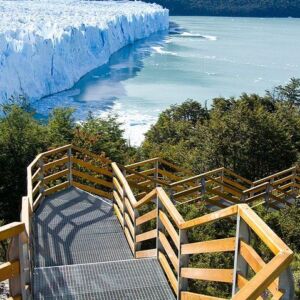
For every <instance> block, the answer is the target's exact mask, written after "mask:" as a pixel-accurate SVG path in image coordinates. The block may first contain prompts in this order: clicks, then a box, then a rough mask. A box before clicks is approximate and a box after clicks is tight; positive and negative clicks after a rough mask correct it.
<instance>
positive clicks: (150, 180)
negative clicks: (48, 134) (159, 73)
mask: <svg viewBox="0 0 300 300" xmlns="http://www.w3.org/2000/svg"><path fill="white" fill-rule="evenodd" d="M299 172H300V171H299V167H293V168H290V169H288V170H285V171H282V172H279V173H277V174H274V175H272V176H268V177H266V178H263V179H261V180H258V181H255V182H251V181H250V180H248V179H246V178H243V177H242V176H240V175H238V174H236V173H234V172H232V171H231V170H228V169H226V168H218V169H215V170H212V171H209V172H205V173H203V174H199V175H194V174H193V173H192V172H191V171H189V170H186V169H183V168H180V167H178V166H176V165H174V164H172V163H170V162H168V161H166V160H164V159H161V158H153V159H149V160H146V161H143V162H138V163H135V164H131V165H127V166H121V165H117V164H116V163H112V162H111V160H110V159H108V158H107V157H105V156H102V155H96V154H94V153H91V152H89V151H87V150H85V149H82V148H79V147H76V146H74V145H66V146H63V147H60V148H56V149H53V150H49V151H47V152H44V153H41V154H39V155H38V156H37V157H36V158H35V159H34V160H33V161H32V163H31V164H30V165H29V166H28V168H27V196H26V197H23V198H22V211H21V222H19V223H12V224H10V225H6V226H2V227H0V241H1V240H5V239H9V240H10V247H9V260H8V262H6V263H4V264H2V265H0V281H3V280H6V279H9V281H10V289H11V295H12V297H13V299H19V298H20V297H22V298H23V299H26V297H27V295H28V293H29V289H30V282H31V272H30V261H31V255H32V253H31V252H30V246H29V245H30V242H31V240H32V231H31V227H32V226H31V217H32V214H33V213H34V211H35V210H36V209H37V208H38V206H39V204H40V203H41V201H43V199H44V198H45V197H46V196H51V195H52V194H53V193H56V192H59V191H61V190H64V189H66V188H69V187H71V186H75V187H77V188H80V189H82V190H85V191H87V192H90V193H92V194H96V195H99V196H103V197H106V198H108V199H113V200H114V208H115V212H116V215H117V217H118V219H119V221H120V223H121V224H122V226H123V228H124V232H125V235H126V237H127V240H128V243H129V245H130V247H131V249H132V252H133V253H134V255H135V257H136V258H143V257H151V256H157V257H158V259H159V260H160V262H161V265H162V267H163V269H164V270H165V272H166V274H167V277H168V279H169V281H170V283H171V285H172V287H173V289H174V292H175V293H176V294H177V295H178V297H181V299H215V298H212V297H208V298H207V297H206V296H201V297H200V298H199V296H198V295H194V294H193V293H190V292H188V291H187V290H186V287H187V281H188V280H189V279H197V280H200V279H201V280H211V279H212V278H217V279H218V278H219V279H222V278H225V279H224V280H225V282H229V281H230V283H231V284H232V286H233V291H234V293H233V295H234V296H233V297H237V295H241V296H239V298H234V299H256V298H259V297H258V296H259V295H260V294H261V292H262V290H265V289H266V288H267V287H269V290H270V292H271V293H272V294H273V295H275V296H274V299H279V298H280V297H279V295H282V292H280V291H279V288H280V280H277V279H276V278H277V277H278V276H279V273H281V272H282V270H283V269H284V268H286V266H287V265H288V263H289V262H290V260H291V252H290V250H289V249H288V248H287V247H286V246H285V245H283V244H282V242H281V241H280V239H279V238H278V237H276V235H274V233H273V232H272V231H271V230H270V229H269V228H268V227H267V226H266V225H265V224H264V223H263V222H262V221H261V220H260V219H259V218H258V217H257V216H256V215H255V213H253V211H252V210H251V209H250V208H249V207H248V206H247V205H246V204H256V203H257V201H261V200H262V199H263V201H265V202H268V204H269V205H270V206H272V207H274V208H276V209H278V208H281V207H282V205H290V203H291V200H297V199H298V198H299V191H300V177H299V176H300V175H299ZM191 201H205V202H206V203H207V204H208V205H210V206H212V207H217V208H218V209H219V211H218V212H216V213H212V214H210V215H207V216H204V217H201V218H200V219H197V220H190V221H184V220H183V218H182V216H181V215H180V214H179V212H178V211H177V209H176V207H175V206H174V203H177V204H178V203H187V202H191ZM225 217H227V218H230V220H231V221H232V219H233V218H235V219H236V220H237V224H238V225H237V228H240V227H241V228H244V227H247V228H248V229H249V230H250V229H251V230H252V231H254V232H256V234H257V235H258V236H259V237H260V238H261V239H262V241H263V242H265V244H266V245H267V246H269V248H270V249H271V251H273V253H274V255H275V256H274V258H273V260H272V261H270V262H269V263H268V264H266V263H265V262H264V261H263V260H262V259H261V258H260V257H259V256H258V254H257V253H256V252H255V250H254V249H252V248H251V246H250V244H249V243H246V242H245V241H244V240H243V239H242V238H243V236H242V234H241V232H242V231H241V232H240V231H239V230H238V229H237V235H236V237H225V238H224V239H223V240H220V241H206V242H204V241H199V242H198V243H196V244H189V243H188V240H187V236H188V231H189V230H191V229H192V228H194V227H196V226H202V225H203V224H206V223H207V222H216V221H218V220H219V219H220V218H225ZM205 220H207V221H205ZM241 224H243V225H241ZM255 224H259V226H256V225H255ZM270 239H271V240H270ZM273 244H274V245H273ZM220 245H222V247H224V248H222V247H221V246H220ZM220 247H221V248H220ZM276 247H277V248H276ZM284 247H285V248H284ZM222 249H223V250H222ZM276 249H277V250H276ZM208 250H210V251H211V252H216V251H219V252H223V251H228V252H232V253H233V255H234V256H235V258H236V261H235V266H233V268H232V269H231V270H225V271H224V270H217V271H216V270H201V269H199V270H198V269H191V268H189V266H188V261H189V260H188V259H187V258H188V257H191V256H193V255H197V254H200V253H207V252H209V251H208ZM201 251H204V252H201ZM209 253H210V252H209ZM244 256H245V257H244ZM240 257H244V260H246V262H247V263H248V264H249V265H250V267H251V268H252V269H253V271H254V272H255V273H257V275H256V276H254V277H253V278H252V279H251V280H249V279H248V278H246V276H244V275H243V274H240V273H239V274H237V271H236V270H237V267H238V266H239V264H240V262H239V258H240ZM278 257H280V258H281V259H279V258H278ZM244 268H245V266H244ZM263 270H268V272H270V274H269V275H268V276H266V277H263V278H262V277H261V276H259V274H261V273H262V271H263ZM264 272H267V271H264ZM278 272H279V273H278ZM263 274H265V273H263ZM218 276H219V277H218ZM257 278H258V279H257ZM229 279H230V280H229ZM217 281H218V280H217ZM220 281H221V280H220ZM253 282H254V283H255V286H258V288H257V289H256V290H254V285H253ZM244 286H248V288H247V289H244ZM245 290H247V291H248V292H249V291H250V294H249V298H243V297H244V295H248V294H247V293H246V292H245ZM247 297H248V296H247ZM255 297H256V298H255Z"/></svg>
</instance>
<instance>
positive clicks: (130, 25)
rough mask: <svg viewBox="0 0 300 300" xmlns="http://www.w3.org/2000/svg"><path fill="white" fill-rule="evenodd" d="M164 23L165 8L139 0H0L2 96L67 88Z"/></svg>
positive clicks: (36, 96)
mask: <svg viewBox="0 0 300 300" xmlns="http://www.w3.org/2000/svg"><path fill="white" fill-rule="evenodd" d="M168 26H169V20H168V10H166V9H163V8H162V7H161V6H159V5H157V4H149V3H147V4H146V3H143V2H139V1H83V0H81V1H80V0H52V1H51V0H15V1H14V0H13V1H12V0H0V99H2V101H3V100H5V99H7V98H9V97H10V96H11V95H21V94H23V95H26V96H28V97H29V98H30V99H40V98H41V97H43V96H46V95H50V94H53V93H56V92H59V91H63V90H66V89H68V88H70V87H72V86H73V85H74V83H75V82H76V81H78V80H79V79H80V78H81V77H82V76H83V75H85V74H86V73H87V72H89V71H91V70H92V69H94V68H96V67H99V66H101V65H102V64H104V63H106V62H107V61H108V59H109V57H110V55H111V54H112V53H114V52H115V51H117V50H119V49H120V48H122V47H124V46H126V45H127V44H129V43H133V42H134V41H135V40H137V39H141V38H145V37H148V36H149V35H151V34H152V33H154V32H157V31H160V30H166V29H168ZM0 102H1V100H0Z"/></svg>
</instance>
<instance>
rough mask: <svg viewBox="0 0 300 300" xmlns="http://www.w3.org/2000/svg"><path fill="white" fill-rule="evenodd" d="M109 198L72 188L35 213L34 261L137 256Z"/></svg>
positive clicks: (79, 261)
mask: <svg viewBox="0 0 300 300" xmlns="http://www.w3.org/2000/svg"><path fill="white" fill-rule="evenodd" d="M108 201H109V200H105V199H102V198H99V197H94V196H92V195H90V194H88V193H86V192H84V191H82V190H79V189H76V188H70V189H67V190H64V191H62V192H59V193H56V194H54V195H53V196H51V197H47V198H46V199H45V200H44V201H43V202H42V204H41V205H40V207H39V208H38V210H37V211H36V212H35V214H34V220H33V224H34V226H33V231H34V264H35V266H36V267H45V266H60V265H70V264H82V263H93V262H104V261H115V260H124V259H131V258H133V256H132V253H131V251H130V248H129V246H128V243H127V240H126V238H125V236H124V233H123V231H122V228H121V225H120V224H119V221H118V220H117V218H116V216H115V215H114V212H113V207H112V205H111V203H110V202H108Z"/></svg>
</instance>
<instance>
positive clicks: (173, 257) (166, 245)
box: [158, 231, 179, 273]
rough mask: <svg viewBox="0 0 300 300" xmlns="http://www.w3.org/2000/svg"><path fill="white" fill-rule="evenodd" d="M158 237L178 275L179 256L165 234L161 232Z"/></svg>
mask: <svg viewBox="0 0 300 300" xmlns="http://www.w3.org/2000/svg"><path fill="white" fill-rule="evenodd" d="M158 237H159V240H160V242H161V244H162V246H163V248H164V250H165V252H166V253H167V255H168V257H169V259H170V261H171V263H172V265H173V267H174V269H175V271H176V272H177V273H178V268H179V260H178V257H177V255H176V254H175V252H174V250H173V248H172V246H171V245H170V243H169V241H168V239H167V237H166V236H165V234H164V233H163V232H161V231H160V232H159V233H158Z"/></svg>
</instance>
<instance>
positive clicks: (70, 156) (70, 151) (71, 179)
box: [67, 146, 73, 186]
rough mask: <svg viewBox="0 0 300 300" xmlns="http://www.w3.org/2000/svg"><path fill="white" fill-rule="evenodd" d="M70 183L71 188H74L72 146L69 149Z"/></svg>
mask: <svg viewBox="0 0 300 300" xmlns="http://www.w3.org/2000/svg"><path fill="white" fill-rule="evenodd" d="M67 155H68V158H69V160H68V170H69V172H68V181H69V186H72V181H73V175H72V147H71V146H70V148H69V149H68V153H67Z"/></svg>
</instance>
